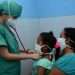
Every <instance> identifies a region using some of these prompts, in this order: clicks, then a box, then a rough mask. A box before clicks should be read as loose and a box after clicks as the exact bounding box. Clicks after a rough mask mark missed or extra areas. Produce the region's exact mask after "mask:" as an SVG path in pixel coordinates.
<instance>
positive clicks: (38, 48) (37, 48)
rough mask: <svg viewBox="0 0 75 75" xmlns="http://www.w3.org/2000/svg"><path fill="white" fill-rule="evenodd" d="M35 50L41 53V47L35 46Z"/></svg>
mask: <svg viewBox="0 0 75 75" xmlns="http://www.w3.org/2000/svg"><path fill="white" fill-rule="evenodd" d="M35 50H36V51H38V52H41V46H40V45H38V44H35Z"/></svg>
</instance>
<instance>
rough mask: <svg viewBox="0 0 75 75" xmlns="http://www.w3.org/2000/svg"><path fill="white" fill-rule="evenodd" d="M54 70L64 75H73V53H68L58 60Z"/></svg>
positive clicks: (74, 69)
mask: <svg viewBox="0 0 75 75" xmlns="http://www.w3.org/2000/svg"><path fill="white" fill-rule="evenodd" d="M54 68H57V69H58V70H60V71H61V72H62V73H64V75H75V53H69V54H66V55H64V56H62V57H61V58H59V59H58V60H57V61H56V63H55V65H54Z"/></svg>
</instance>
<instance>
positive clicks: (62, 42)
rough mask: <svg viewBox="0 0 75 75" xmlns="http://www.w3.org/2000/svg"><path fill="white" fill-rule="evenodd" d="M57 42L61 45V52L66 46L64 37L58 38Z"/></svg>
mask: <svg viewBox="0 0 75 75" xmlns="http://www.w3.org/2000/svg"><path fill="white" fill-rule="evenodd" d="M58 42H59V44H60V47H61V52H63V50H64V48H66V43H65V39H64V38H58Z"/></svg>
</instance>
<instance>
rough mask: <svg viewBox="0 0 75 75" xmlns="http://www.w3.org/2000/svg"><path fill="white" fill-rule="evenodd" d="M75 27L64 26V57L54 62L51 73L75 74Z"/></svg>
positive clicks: (57, 74)
mask: <svg viewBox="0 0 75 75" xmlns="http://www.w3.org/2000/svg"><path fill="white" fill-rule="evenodd" d="M74 33H75V28H64V36H65V37H64V39H65V45H64V46H61V47H62V49H63V52H62V57H60V58H59V59H58V60H57V61H56V62H55V64H54V67H53V69H52V71H51V72H50V74H49V75H75V66H74V65H75V35H74Z"/></svg>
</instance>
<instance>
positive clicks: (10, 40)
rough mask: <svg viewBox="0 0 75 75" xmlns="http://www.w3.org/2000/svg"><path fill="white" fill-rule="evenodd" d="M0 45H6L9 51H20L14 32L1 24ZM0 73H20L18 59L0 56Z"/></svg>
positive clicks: (9, 74) (18, 74) (10, 74)
mask: <svg viewBox="0 0 75 75" xmlns="http://www.w3.org/2000/svg"><path fill="white" fill-rule="evenodd" d="M0 47H6V48H7V49H8V51H9V52H10V53H14V54H19V53H20V52H19V46H18V42H17V40H16V38H15V36H14V34H13V33H12V31H11V30H10V29H9V27H8V26H6V25H2V24H0ZM0 75H20V61H15V60H13V61H10V60H6V59H5V58H2V57H0Z"/></svg>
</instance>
